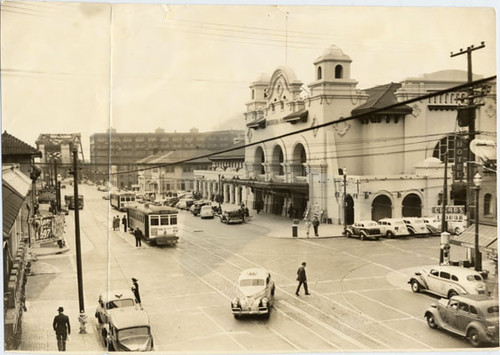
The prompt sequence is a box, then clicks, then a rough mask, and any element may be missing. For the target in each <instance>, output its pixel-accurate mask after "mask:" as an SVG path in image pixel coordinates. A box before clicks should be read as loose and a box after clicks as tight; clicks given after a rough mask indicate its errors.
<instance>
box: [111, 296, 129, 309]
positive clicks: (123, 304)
mask: <svg viewBox="0 0 500 355" xmlns="http://www.w3.org/2000/svg"><path fill="white" fill-rule="evenodd" d="M133 306H134V300H133V299H131V298H126V299H123V300H114V301H110V302H108V304H107V305H106V308H107V309H113V308H122V307H133Z"/></svg>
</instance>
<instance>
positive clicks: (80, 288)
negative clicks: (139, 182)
mask: <svg viewBox="0 0 500 355" xmlns="http://www.w3.org/2000/svg"><path fill="white" fill-rule="evenodd" d="M73 194H74V199H75V247H76V273H77V277H78V302H79V306H80V317H79V320H80V319H84V318H86V317H85V303H84V301H83V273H82V252H81V246H80V206H79V203H78V147H77V146H76V145H75V146H73ZM82 323H83V322H82V321H80V324H82ZM80 333H86V330H85V323H83V329H82V325H80Z"/></svg>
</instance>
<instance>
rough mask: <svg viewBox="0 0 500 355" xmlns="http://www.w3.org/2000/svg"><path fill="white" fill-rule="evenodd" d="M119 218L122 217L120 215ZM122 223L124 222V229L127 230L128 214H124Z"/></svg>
mask: <svg viewBox="0 0 500 355" xmlns="http://www.w3.org/2000/svg"><path fill="white" fill-rule="evenodd" d="M118 218H120V217H118ZM122 224H123V231H124V232H127V216H126V215H123V218H122Z"/></svg>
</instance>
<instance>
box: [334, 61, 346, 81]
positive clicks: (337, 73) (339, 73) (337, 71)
mask: <svg viewBox="0 0 500 355" xmlns="http://www.w3.org/2000/svg"><path fill="white" fill-rule="evenodd" d="M343 71H344V68H342V65H340V64H339V65H337V66H336V67H335V79H342V75H343V74H344V73H343Z"/></svg>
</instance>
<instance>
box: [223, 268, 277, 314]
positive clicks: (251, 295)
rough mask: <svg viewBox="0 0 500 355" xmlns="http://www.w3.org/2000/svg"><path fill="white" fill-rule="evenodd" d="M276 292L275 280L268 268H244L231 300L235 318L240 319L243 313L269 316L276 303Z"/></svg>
mask: <svg viewBox="0 0 500 355" xmlns="http://www.w3.org/2000/svg"><path fill="white" fill-rule="evenodd" d="M274 292H275V285H274V281H273V280H271V274H270V273H269V272H268V271H267V270H265V269H261V268H254V269H246V270H243V271H242V272H241V274H240V276H239V278H238V281H237V282H236V284H235V297H234V298H233V300H232V301H231V311H232V313H233V315H234V318H236V319H238V318H240V316H242V315H263V316H265V317H266V318H267V317H269V315H270V313H271V307H272V305H273V304H274Z"/></svg>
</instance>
